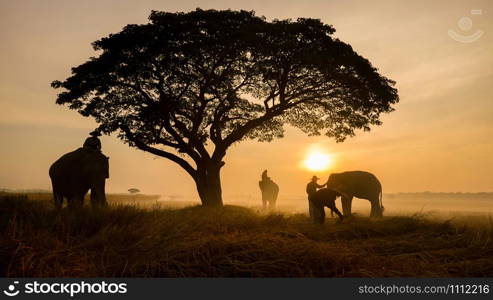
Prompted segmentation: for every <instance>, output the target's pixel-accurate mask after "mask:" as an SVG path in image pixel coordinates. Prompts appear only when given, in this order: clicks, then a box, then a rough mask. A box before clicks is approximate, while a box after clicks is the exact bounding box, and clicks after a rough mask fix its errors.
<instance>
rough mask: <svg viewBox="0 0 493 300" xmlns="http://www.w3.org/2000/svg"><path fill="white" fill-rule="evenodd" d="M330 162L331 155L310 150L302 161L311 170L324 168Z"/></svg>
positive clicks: (327, 166)
mask: <svg viewBox="0 0 493 300" xmlns="http://www.w3.org/2000/svg"><path fill="white" fill-rule="evenodd" d="M331 164H332V157H331V156H330V155H329V154H328V153H324V152H310V153H308V155H307V157H306V159H305V161H304V165H305V167H306V168H307V169H309V170H311V171H323V170H326V169H328V168H329V167H330V165H331Z"/></svg>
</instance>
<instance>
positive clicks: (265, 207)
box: [262, 197, 267, 210]
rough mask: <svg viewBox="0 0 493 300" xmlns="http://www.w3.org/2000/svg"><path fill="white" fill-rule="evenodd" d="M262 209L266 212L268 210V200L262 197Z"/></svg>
mask: <svg viewBox="0 0 493 300" xmlns="http://www.w3.org/2000/svg"><path fill="white" fill-rule="evenodd" d="M262 208H263V209H264V210H266V209H267V199H265V197H262Z"/></svg>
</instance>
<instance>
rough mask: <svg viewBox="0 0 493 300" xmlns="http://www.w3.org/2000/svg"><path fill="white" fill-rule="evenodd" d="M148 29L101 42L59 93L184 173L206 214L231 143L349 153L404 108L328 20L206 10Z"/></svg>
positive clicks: (388, 83) (160, 15)
mask: <svg viewBox="0 0 493 300" xmlns="http://www.w3.org/2000/svg"><path fill="white" fill-rule="evenodd" d="M149 20H150V22H149V23H148V24H143V25H127V26H126V27H124V28H123V30H122V31H120V32H118V33H115V34H110V35H109V36H107V37H104V38H102V39H100V40H98V41H96V42H94V43H93V47H94V49H95V50H96V51H98V52H99V55H98V56H97V57H92V58H90V59H89V60H88V61H87V62H86V63H84V64H82V65H80V66H77V67H75V68H73V69H72V75H71V76H70V77H69V78H67V79H66V80H64V81H54V82H53V83H52V86H53V87H54V88H57V89H58V88H61V89H62V91H61V92H60V93H59V95H58V98H57V101H56V102H57V103H58V104H67V105H68V106H69V108H70V109H75V110H77V111H78V112H79V113H81V114H82V115H84V116H91V117H93V118H95V120H96V121H97V122H98V123H99V124H100V126H99V128H98V130H100V131H102V132H104V133H106V134H110V133H112V132H117V133H118V136H119V138H121V139H122V140H123V141H125V142H127V143H128V144H129V145H130V146H133V147H137V148H139V149H141V150H144V151H147V152H150V153H152V154H155V155H158V156H162V157H165V158H168V159H170V160H172V161H174V162H175V163H177V164H179V165H180V166H181V167H182V168H183V169H185V170H186V171H187V172H188V173H189V174H190V175H191V176H192V177H193V179H194V180H195V182H196V183H197V188H198V192H199V195H200V197H201V199H202V202H203V204H205V205H208V204H211V205H221V204H222V199H221V187H220V179H219V170H220V168H221V167H222V166H223V165H224V162H223V158H224V156H225V155H226V151H227V149H228V147H229V146H231V145H232V144H233V143H236V142H239V141H241V140H244V139H255V140H258V141H272V140H273V139H275V138H281V137H283V134H284V126H285V125H291V126H294V127H297V128H299V129H301V130H302V131H303V132H305V133H306V134H308V135H319V134H322V133H323V134H325V135H327V136H328V137H331V138H334V139H335V140H336V141H339V142H340V141H343V140H344V139H345V138H346V137H348V136H353V135H354V134H355V131H356V130H358V129H362V130H365V131H367V130H370V126H371V125H380V124H381V121H380V119H379V118H380V115H381V113H387V112H391V111H392V110H393V108H392V105H393V104H395V103H397V102H398V94H397V90H396V89H395V88H394V87H393V86H394V82H393V81H392V80H390V79H388V78H386V77H384V76H383V75H381V74H379V73H378V71H377V69H376V68H374V67H373V66H372V65H371V63H370V62H369V61H368V60H367V59H365V58H364V57H362V56H360V55H358V54H357V53H356V52H355V51H353V49H352V48H351V46H350V45H348V44H345V43H344V42H342V41H340V40H338V39H336V38H334V37H333V33H334V32H335V29H334V28H333V27H332V26H330V25H327V24H323V23H322V22H321V21H320V20H318V19H309V18H299V19H297V20H296V21H293V20H273V21H267V20H266V19H265V18H264V17H258V16H255V13H254V12H251V11H231V10H224V11H217V10H201V9H197V10H195V11H192V12H189V13H168V12H159V11H153V12H152V13H151V15H150V17H149ZM207 145H209V146H207ZM206 146H207V147H206Z"/></svg>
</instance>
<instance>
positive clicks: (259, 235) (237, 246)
mask: <svg viewBox="0 0 493 300" xmlns="http://www.w3.org/2000/svg"><path fill="white" fill-rule="evenodd" d="M45 198H46V199H44V198H43V199H40V200H29V199H27V198H26V197H23V196H20V195H8V194H4V195H0V276H2V277H122V276H123V277H486V276H488V277H492V276H493V222H492V220H491V217H488V216H476V217H467V218H466V217H463V218H461V219H454V220H446V219H441V218H433V217H429V216H426V215H422V214H416V215H408V216H386V217H384V218H382V219H369V218H367V217H366V216H365V217H363V216H360V217H355V218H352V219H349V220H345V221H344V222H343V223H336V221H335V219H330V218H329V219H328V220H327V222H326V224H324V225H315V224H311V222H310V220H309V219H308V217H307V216H306V215H305V214H300V213H298V214H280V213H274V214H262V213H258V212H256V211H254V210H252V209H248V208H244V207H239V206H225V207H223V208H215V209H208V208H203V207H200V206H190V207H185V208H162V207H161V208H158V207H155V208H154V209H143V208H138V207H135V206H128V205H116V204H111V205H110V206H109V208H107V209H92V208H91V207H89V206H86V207H85V208H83V209H80V210H76V211H72V210H69V209H63V210H62V211H60V212H56V211H55V210H54V209H53V207H52V204H51V202H50V201H48V198H49V197H48V196H46V197H45ZM109 198H110V199H111V197H109ZM110 202H111V201H110Z"/></svg>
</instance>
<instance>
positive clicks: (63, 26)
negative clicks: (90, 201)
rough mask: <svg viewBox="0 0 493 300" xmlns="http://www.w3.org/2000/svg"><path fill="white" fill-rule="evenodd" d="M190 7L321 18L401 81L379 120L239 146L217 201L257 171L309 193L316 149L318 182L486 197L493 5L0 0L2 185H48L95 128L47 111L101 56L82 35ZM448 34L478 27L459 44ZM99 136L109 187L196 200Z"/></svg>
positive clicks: (491, 184)
mask: <svg viewBox="0 0 493 300" xmlns="http://www.w3.org/2000/svg"><path fill="white" fill-rule="evenodd" d="M197 7H200V8H202V9H208V8H214V9H227V8H231V9H246V10H255V11H256V13H257V15H264V16H266V17H267V18H268V19H273V18H279V19H284V18H293V19H296V18H297V17H312V18H320V19H321V20H322V21H323V22H325V23H328V24H332V25H333V26H334V27H335V28H336V30H337V32H336V34H335V35H336V36H337V37H339V38H340V39H341V40H343V41H344V42H346V43H349V44H351V45H352V46H353V48H354V49H355V50H356V51H357V52H358V53H359V54H361V55H363V56H365V57H366V58H368V59H369V60H370V61H371V62H372V63H373V65H374V66H376V67H377V68H379V70H380V72H381V73H383V74H384V75H385V76H387V77H389V78H391V79H393V80H395V81H397V86H396V87H397V88H398V90H399V94H400V98H401V101H400V103H399V104H398V105H396V106H395V108H396V111H395V112H393V113H391V114H388V115H385V116H384V117H383V119H382V120H383V122H384V123H383V125H382V126H379V127H374V128H372V131H371V132H369V133H363V132H360V133H358V134H357V136H356V137H354V138H352V139H349V140H347V141H346V142H344V143H340V144H336V143H335V142H334V141H332V140H329V139H328V138H326V137H324V136H320V137H306V136H304V135H303V134H302V133H301V132H300V131H299V130H296V129H288V130H287V134H286V137H285V138H284V139H281V140H276V141H274V142H272V143H257V142H251V141H250V142H243V143H240V144H237V145H235V146H234V147H233V148H231V149H230V151H229V152H228V155H227V156H226V165H225V167H224V168H223V171H222V178H223V194H224V195H225V197H224V198H225V202H226V203H227V202H228V198H230V199H232V198H235V197H241V196H247V195H252V196H257V195H258V193H259V191H258V180H259V179H260V174H261V172H262V170H264V169H268V170H269V175H270V176H271V177H272V178H273V179H274V181H276V182H277V183H278V184H279V186H280V198H282V197H297V196H303V197H304V187H305V184H306V183H307V182H308V180H309V178H310V177H311V176H312V175H313V174H314V173H313V172H312V171H308V170H306V169H304V168H303V167H302V166H301V161H303V160H304V159H305V155H306V152H307V150H308V149H309V147H311V146H314V145H316V146H317V147H320V148H322V149H324V150H325V151H327V152H329V153H331V154H332V156H333V159H334V164H333V166H332V168H331V169H329V170H326V171H323V172H318V173H316V174H317V175H318V176H319V177H322V178H323V179H324V180H325V179H326V178H327V177H328V175H329V174H330V173H331V172H337V171H346V170H366V171H370V172H372V173H374V174H375V175H376V176H377V177H378V178H380V180H381V182H382V184H383V190H384V192H399V191H402V192H413V191H426V190H428V191H451V192H455V191H463V192H467V191H469V192H474V191H493V175H492V173H491V172H492V170H493V138H492V137H493V96H492V95H493V93H492V92H491V90H490V88H491V84H492V83H493V56H492V53H493V18H492V16H491V15H492V14H493V2H492V1H489V0H485V1H445V0H444V1H412V2H411V1H309V0H307V1H268V0H262V1H256V0H251V1H225V0H224V1H187V0H182V1H163V0H160V1H150V0H149V1H122V0H113V1H110V0H97V1H62V0H60V1H48V0H47V1H0V28H2V30H1V31H0V141H1V147H0V188H20V189H24V188H46V189H48V188H50V181H49V177H48V168H49V166H50V164H51V163H52V162H53V161H54V160H56V159H57V158H58V157H59V156H61V155H62V154H64V153H66V152H68V151H71V150H74V149H75V148H77V147H80V146H81V145H82V143H83V141H84V139H85V138H86V137H87V136H88V133H89V132H90V131H91V130H92V129H94V127H95V123H94V121H92V120H91V119H87V118H84V117H82V116H80V115H79V114H77V113H76V112H74V111H70V110H68V109H67V108H66V107H61V106H58V105H55V96H56V91H55V90H53V89H52V88H51V87H50V82H51V81H53V80H55V79H64V78H66V77H67V76H69V74H70V68H71V67H74V66H77V65H79V64H81V63H83V62H85V61H86V60H87V59H88V58H89V57H90V56H94V55H96V53H95V52H94V51H93V50H92V48H91V46H90V43H91V42H93V41H95V40H97V39H99V38H101V37H103V36H106V35H108V34H110V33H113V32H117V31H119V30H121V28H122V27H123V26H125V25H126V24H129V23H145V22H147V17H148V15H149V13H150V11H151V10H165V11H171V12H175V11H190V10H194V9H195V8H197ZM472 9H476V10H477V9H481V14H477V11H475V12H476V14H472V13H471V10H472ZM461 18H462V19H461ZM467 18H468V19H467ZM459 20H461V22H462V23H460V24H458V22H459ZM468 20H471V21H472V24H471V23H468ZM459 25H460V26H461V27H460V26H459ZM470 25H472V27H471V26H470ZM467 26H469V27H471V28H470V29H469V28H468V27H467ZM464 29H468V30H464ZM449 30H454V31H455V32H456V33H458V34H462V35H463V36H473V34H475V33H476V32H477V31H479V30H481V31H482V32H483V35H482V36H481V37H480V38H479V39H477V40H476V41H474V42H471V43H462V42H458V41H455V40H454V39H452V38H451V37H450V36H449V35H448V31H449ZM102 142H103V151H104V153H105V154H106V155H108V156H109V157H110V179H109V181H108V182H107V190H108V191H109V192H124V191H126V190H127V189H128V188H131V187H137V188H139V189H140V190H141V191H143V192H145V193H158V194H163V195H176V194H180V195H184V196H187V197H188V196H192V197H195V196H196V192H195V186H194V183H193V181H192V179H191V178H189V176H188V175H187V174H186V173H185V172H184V171H183V170H181V169H180V168H179V167H178V166H176V165H174V164H173V163H172V162H170V161H167V160H165V159H163V158H156V157H154V156H152V155H151V154H147V153H144V152H141V151H138V150H134V149H130V148H128V146H126V145H124V144H123V143H122V142H120V141H119V140H117V139H116V138H115V137H113V136H111V137H108V136H105V137H102Z"/></svg>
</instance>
